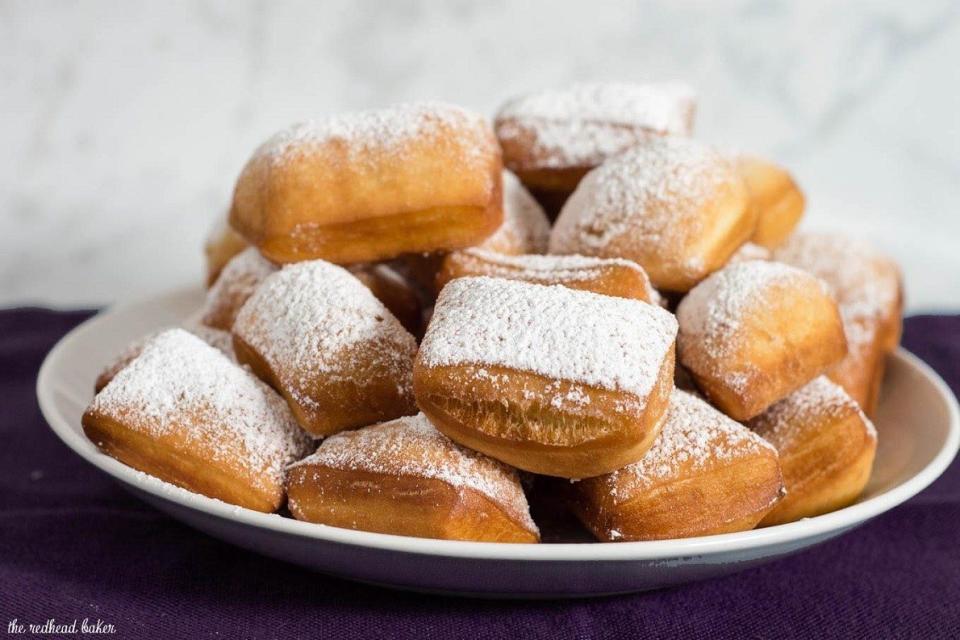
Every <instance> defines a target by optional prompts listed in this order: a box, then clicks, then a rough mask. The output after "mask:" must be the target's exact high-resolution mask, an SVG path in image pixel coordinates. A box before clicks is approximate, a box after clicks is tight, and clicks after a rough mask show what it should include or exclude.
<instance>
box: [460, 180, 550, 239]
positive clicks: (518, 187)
mask: <svg viewBox="0 0 960 640" xmlns="http://www.w3.org/2000/svg"><path fill="white" fill-rule="evenodd" d="M549 241H550V220H548V219H547V214H546V213H544V212H543V208H542V207H541V206H540V204H539V203H537V201H536V200H535V199H534V197H533V196H532V195H530V192H529V191H527V190H526V189H525V188H524V186H523V185H522V184H521V183H520V180H519V179H518V178H517V176H515V175H514V174H513V173H511V172H510V171H506V170H504V171H503V224H501V225H500V227H499V228H498V229H497V230H496V231H495V232H494V233H493V235H491V236H490V237H489V238H487V239H486V240H484V241H483V242H481V243H480V244H479V245H477V246H478V247H479V248H481V249H487V250H489V251H496V252H498V253H508V254H518V253H544V252H546V250H547V244H548V243H549Z"/></svg>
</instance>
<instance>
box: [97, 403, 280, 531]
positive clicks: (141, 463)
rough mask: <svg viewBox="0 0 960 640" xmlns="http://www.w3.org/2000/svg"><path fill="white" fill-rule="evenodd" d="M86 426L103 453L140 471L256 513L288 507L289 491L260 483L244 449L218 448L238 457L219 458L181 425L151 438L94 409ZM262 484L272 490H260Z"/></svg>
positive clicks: (225, 443) (266, 481)
mask: <svg viewBox="0 0 960 640" xmlns="http://www.w3.org/2000/svg"><path fill="white" fill-rule="evenodd" d="M82 423H83V432H84V433H85V434H86V436H87V438H89V439H90V441H91V442H93V443H94V444H95V445H96V446H97V448H99V449H100V450H101V451H103V452H104V453H105V454H107V455H109V456H110V457H112V458H116V459H117V460H119V461H120V462H122V463H124V464H125V465H127V466H129V467H133V468H134V469H137V470H138V471H142V472H144V473H148V474H150V475H152V476H156V477H157V478H160V479H161V480H165V481H166V482H169V483H171V484H175V485H177V486H178V487H183V488H184V489H187V490H189V491H193V492H194V493H199V494H202V495H205V496H208V497H210V498H217V499H218V500H223V501H224V502H228V503H230V504H235V505H239V506H241V507H246V508H248V509H253V510H255V511H263V512H265V513H269V512H272V511H276V510H277V509H279V508H280V507H281V506H282V505H283V501H284V496H285V494H284V489H283V486H281V484H280V483H279V482H271V481H270V479H269V478H267V477H263V478H259V479H256V480H255V478H256V473H257V472H256V471H255V470H254V469H251V468H250V467H249V465H247V464H245V463H244V454H243V451H242V448H241V447H240V446H239V444H238V443H231V442H229V441H228V440H224V441H223V442H220V443H218V444H217V446H218V447H229V448H231V449H232V450H233V451H232V455H220V456H216V457H214V455H213V453H212V451H209V450H207V449H205V448H203V447H198V446H197V445H196V444H195V443H194V442H193V441H191V440H190V439H188V438H187V437H186V436H185V427H183V426H181V425H178V424H173V425H170V428H169V429H168V431H167V432H166V433H164V434H163V435H160V436H156V437H151V436H148V435H146V434H144V433H142V432H140V431H138V430H135V429H131V428H129V427H128V426H127V425H125V424H123V423H122V422H120V421H118V420H114V419H113V418H110V417H107V416H105V415H102V414H100V413H99V412H97V411H92V410H89V409H88V410H87V411H86V412H85V413H84V414H83V418H82ZM257 484H260V485H261V487H267V488H266V489H264V488H258V487H257Z"/></svg>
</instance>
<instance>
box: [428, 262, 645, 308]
mask: <svg viewBox="0 0 960 640" xmlns="http://www.w3.org/2000/svg"><path fill="white" fill-rule="evenodd" d="M469 276H490V277H493V278H505V279H507V280H522V281H523V282H530V283H533V284H542V285H554V284H558V285H563V286H565V287H570V288H571V289H582V290H584V291H593V292H594V293H602V294H604V295H608V296H617V297H620V298H633V299H634V300H643V301H644V302H651V303H653V304H659V300H660V296H659V295H658V294H657V292H656V290H655V289H654V288H653V287H652V286H651V285H650V279H649V278H648V277H647V274H646V272H645V271H644V270H643V268H642V267H640V265H638V264H637V263H636V262H631V261H630V260H622V259H618V258H592V257H588V256H576V255H571V256H540V255H520V256H505V255H500V254H497V253H491V252H490V251H484V250H482V249H464V250H462V251H454V252H452V253H450V254H448V255H447V257H446V258H445V259H444V261H443V266H442V267H441V269H440V273H439V274H437V289H442V288H443V286H444V285H445V284H446V283H448V282H450V281H451V280H453V279H454V278H464V277H469Z"/></svg>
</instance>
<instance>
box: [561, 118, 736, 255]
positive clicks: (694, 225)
mask: <svg viewBox="0 0 960 640" xmlns="http://www.w3.org/2000/svg"><path fill="white" fill-rule="evenodd" d="M739 180H740V178H739V177H738V176H737V174H736V171H735V169H734V167H733V165H732V164H731V163H730V161H729V160H728V159H727V158H725V157H724V156H722V155H721V154H719V153H717V152H716V151H715V150H713V149H712V148H711V147H709V146H707V145H704V144H702V143H699V142H695V141H693V140H689V139H686V138H678V137H658V138H652V139H650V140H648V141H646V142H645V143H643V144H640V145H638V146H636V147H633V148H631V149H630V150H628V151H625V152H624V153H622V154H620V155H618V156H616V157H614V158H612V159H610V160H609V161H607V162H605V163H604V164H602V165H601V166H599V167H598V168H596V169H594V170H593V171H591V172H590V173H588V174H587V175H586V176H585V177H584V179H583V180H581V181H580V184H579V185H578V186H577V189H576V191H574V192H573V194H572V195H571V196H570V198H569V199H568V200H567V202H566V203H565V204H564V206H563V210H562V211H561V213H560V217H559V218H558V219H557V221H556V224H555V225H554V228H553V232H552V234H551V236H550V252H551V253H584V254H588V255H604V254H605V253H609V250H610V246H611V244H612V243H616V242H622V241H623V240H624V237H625V236H627V237H628V239H629V243H630V244H631V246H634V245H635V247H636V250H637V251H638V252H640V253H643V254H661V253H662V254H664V255H673V256H679V255H681V254H682V253H683V250H684V248H685V245H686V244H688V240H689V239H690V238H695V237H698V236H699V235H700V234H701V232H702V231H703V229H702V226H703V225H702V218H703V216H702V214H701V210H702V207H703V204H704V202H705V201H706V200H708V199H709V198H710V197H712V196H713V195H714V194H715V193H716V190H717V188H718V187H719V186H720V185H723V184H725V183H727V182H730V181H734V182H735V181H739ZM689 266H690V267H691V268H699V267H700V266H701V265H699V264H691V265H689Z"/></svg>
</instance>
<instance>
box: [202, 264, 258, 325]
mask: <svg viewBox="0 0 960 640" xmlns="http://www.w3.org/2000/svg"><path fill="white" fill-rule="evenodd" d="M276 270H277V265H275V264H273V263H272V262H270V261H269V260H267V259H266V258H264V257H263V256H262V255H260V252H259V251H257V249H256V248H255V247H247V248H246V249H244V250H243V251H241V252H240V253H238V254H237V255H235V256H234V257H233V258H231V259H230V261H229V262H228V263H227V264H226V266H225V267H224V268H223V269H222V270H221V272H220V275H219V277H218V278H217V281H216V282H214V283H213V286H212V287H210V290H209V291H208V292H207V297H206V300H204V303H203V310H202V311H201V322H203V324H205V325H207V326H208V327H213V328H215V329H220V330H222V331H230V329H232V328H233V323H234V321H235V320H236V319H237V314H238V313H240V308H241V307H242V306H243V304H244V303H245V302H246V301H247V300H248V299H249V298H250V296H252V295H253V292H254V291H256V290H257V287H259V286H260V283H261V282H263V281H264V280H265V279H266V278H267V276H269V275H270V274H272V273H273V272H274V271H276Z"/></svg>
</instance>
